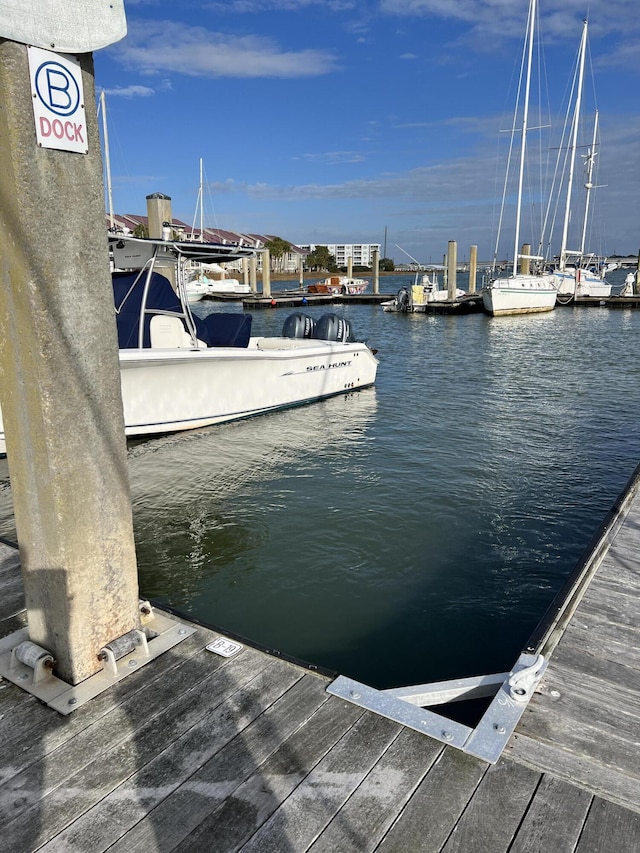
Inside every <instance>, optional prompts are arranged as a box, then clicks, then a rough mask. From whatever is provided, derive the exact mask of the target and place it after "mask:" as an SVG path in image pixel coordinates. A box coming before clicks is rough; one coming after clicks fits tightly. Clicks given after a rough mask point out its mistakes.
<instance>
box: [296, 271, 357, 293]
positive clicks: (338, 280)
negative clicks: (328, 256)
mask: <svg viewBox="0 0 640 853" xmlns="http://www.w3.org/2000/svg"><path fill="white" fill-rule="evenodd" d="M368 286H369V282H368V281H367V279H366V278H350V277H349V276H347V275H330V276H329V277H328V278H325V279H324V281H317V282H315V284H309V285H307V293H330V294H332V295H335V296H337V295H340V294H343V295H344V294H348V295H351V296H356V295H358V294H360V293H364V292H365V290H366V289H367V287H368Z"/></svg>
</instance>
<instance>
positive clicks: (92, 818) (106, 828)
mask: <svg viewBox="0 0 640 853" xmlns="http://www.w3.org/2000/svg"><path fill="white" fill-rule="evenodd" d="M291 675H292V677H293V676H294V673H293V672H292V673H291ZM327 698H328V696H327V694H326V692H325V689H324V681H323V680H322V679H320V678H317V677H316V676H314V675H308V674H307V675H305V676H303V677H302V678H299V679H298V680H297V681H296V682H295V683H294V684H293V685H292V686H291V687H290V689H288V690H287V691H286V692H285V693H284V694H283V695H282V696H280V697H279V698H278V699H276V701H275V702H274V703H273V704H272V705H271V706H270V707H267V709H266V710H265V711H264V713H262V714H260V715H259V716H258V717H257V718H256V719H255V720H254V721H253V722H251V723H250V724H249V725H248V726H247V727H246V728H245V729H243V730H241V731H240V732H239V733H238V734H236V736H235V737H233V738H232V739H231V740H229V742H228V743H227V744H226V745H225V746H223V747H222V748H221V749H220V750H219V751H218V752H216V753H215V754H214V755H213V757H212V758H211V759H210V760H208V761H206V762H205V763H204V764H203V765H202V766H201V767H200V768H199V769H197V770H196V771H195V772H194V773H192V774H190V775H189V776H188V777H186V778H184V774H181V776H182V777H183V778H182V781H181V782H180V777H178V780H176V777H175V776H171V777H169V776H168V773H167V760H166V758H164V757H163V758H162V759H161V760H159V761H151V762H150V763H149V764H147V765H146V766H145V767H143V769H142V770H141V771H139V772H136V773H134V774H133V775H132V776H131V777H130V778H129V779H127V780H126V781H124V782H123V783H122V784H121V785H119V786H118V787H117V788H116V789H115V790H114V791H113V792H112V793H111V794H110V795H109V796H107V797H106V798H105V799H104V800H102V801H100V802H99V803H97V804H96V806H95V807H94V808H93V809H91V810H90V811H89V812H87V813H85V814H84V815H83V816H82V817H81V818H79V820H77V821H76V822H75V823H74V824H73V825H72V826H71V827H69V829H68V830H66V831H65V832H63V833H61V835H59V836H58V837H57V838H56V839H55V841H54V844H55V845H62V846H64V845H69V846H70V847H71V848H75V849H81V850H89V849H90V850H91V851H92V853H93V851H101V850H106V849H109V850H110V851H115V850H117V849H120V850H126V851H127V853H131V851H133V850H144V851H148V850H150V849H153V847H154V842H155V840H156V839H157V838H161V839H162V844H163V846H164V848H165V849H172V848H173V847H174V846H175V845H176V844H178V843H179V842H180V841H181V840H182V839H183V838H184V837H185V836H186V835H188V834H189V832H191V831H192V830H193V829H195V828H197V826H198V825H199V824H200V823H201V821H202V820H204V818H205V817H207V816H208V815H209V814H210V813H211V812H212V811H214V810H215V809H217V808H219V807H220V806H221V805H222V804H223V803H224V801H225V799H226V798H227V797H228V796H230V795H231V794H232V793H233V791H234V790H235V789H236V788H237V787H238V786H239V785H240V784H241V783H242V782H243V781H244V780H245V779H246V778H247V777H248V776H250V775H251V774H252V773H254V772H259V767H260V765H261V764H262V763H263V762H264V760H265V759H266V758H268V756H269V755H270V754H271V753H272V752H273V751H274V750H275V749H276V748H277V747H278V745H279V744H280V743H281V741H282V740H285V739H287V738H288V737H289V736H291V734H293V732H295V731H296V730H297V729H298V728H299V727H300V726H301V725H302V724H303V723H304V722H305V720H307V719H308V718H309V716H310V715H311V714H313V713H314V711H316V710H317V709H318V707H320V706H321V705H322V704H324V703H325V702H326V701H327ZM141 791H144V792H145V795H144V798H143V801H142V802H141V798H140V795H139V792H141ZM149 813H150V814H149ZM129 830H131V831H130V832H129ZM125 833H127V835H126V836H125V838H124V839H123V838H122V836H124V835H125ZM112 845H114V846H112Z"/></svg>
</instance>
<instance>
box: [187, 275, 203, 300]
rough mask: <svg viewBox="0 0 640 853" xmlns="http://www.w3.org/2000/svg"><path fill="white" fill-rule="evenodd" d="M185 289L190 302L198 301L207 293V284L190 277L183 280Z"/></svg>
mask: <svg viewBox="0 0 640 853" xmlns="http://www.w3.org/2000/svg"><path fill="white" fill-rule="evenodd" d="M185 291H186V293H187V299H188V300H189V302H190V303H191V304H194V303H196V302H200V300H201V299H203V298H204V297H205V296H208V294H209V291H208V288H207V285H206V284H205V283H204V282H202V281H199V280H198V279H197V278H194V279H190V280H189V281H187V282H185Z"/></svg>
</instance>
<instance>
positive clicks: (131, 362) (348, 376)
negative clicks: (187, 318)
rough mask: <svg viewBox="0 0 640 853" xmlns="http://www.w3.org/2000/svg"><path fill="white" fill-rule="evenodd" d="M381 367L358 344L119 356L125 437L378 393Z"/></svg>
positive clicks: (259, 345) (292, 342)
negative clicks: (372, 389) (370, 390)
mask: <svg viewBox="0 0 640 853" xmlns="http://www.w3.org/2000/svg"><path fill="white" fill-rule="evenodd" d="M377 366H378V361H377V359H376V358H375V356H374V355H373V353H372V352H371V350H370V349H369V348H368V347H367V346H366V344H363V343H357V342H354V343H335V342H330V341H321V340H306V339H293V338H291V339H290V338H252V339H251V341H250V344H249V347H247V348H246V349H245V348H234V347H220V348H216V347H210V348H207V349H200V350H195V349H188V348H180V349H166V350H160V349H149V348H147V349H128V350H121V351H120V377H121V384H122V402H123V410H124V422H125V434H126V435H128V436H134V435H139V436H140V435H154V434H160V433H167V432H177V431H182V430H188V429H195V428H197V427H203V426H209V425H211V424H216V423H222V422H224V421H232V420H237V419H240V418H246V417H250V416H251V415H258V414H262V413H264V412H269V411H273V410H276V409H282V408H287V407H290V406H296V405H301V404H303V403H309V402H312V401H315V400H321V399H323V398H325V397H331V396H333V395H336V394H341V393H345V392H350V391H353V390H355V389H358V388H364V387H366V386H369V385H373V383H374V382H375V378H376V372H377ZM4 453H6V444H5V435H4V426H3V423H2V413H1V412H0V454H4Z"/></svg>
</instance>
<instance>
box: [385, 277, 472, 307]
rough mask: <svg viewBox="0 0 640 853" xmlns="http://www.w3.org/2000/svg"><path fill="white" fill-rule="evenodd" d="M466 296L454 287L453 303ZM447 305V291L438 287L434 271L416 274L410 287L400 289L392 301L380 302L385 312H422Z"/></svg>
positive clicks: (448, 299) (462, 291) (448, 301)
mask: <svg viewBox="0 0 640 853" xmlns="http://www.w3.org/2000/svg"><path fill="white" fill-rule="evenodd" d="M464 296H467V293H466V291H464V290H462V289H461V288H459V287H456V292H455V298H454V302H455V301H457V300H459V299H462V298H463V297H464ZM436 302H438V303H443V304H444V303H449V304H451V300H450V298H449V289H448V288H447V287H444V285H443V286H442V287H440V282H439V281H438V273H437V272H436V270H432V271H431V275H429V273H428V272H426V273H423V274H422V275H420V274H419V273H416V277H415V282H414V284H413V285H412V286H411V287H401V288H400V290H399V291H398V293H397V294H396V296H395V297H394V299H390V300H389V301H388V302H382V303H381V305H382V310H383V311H387V312H392V313H393V312H400V313H402V314H405V313H410V312H420V311H422V312H424V311H425V310H426V307H427V306H428V305H430V304H433V303H436Z"/></svg>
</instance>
